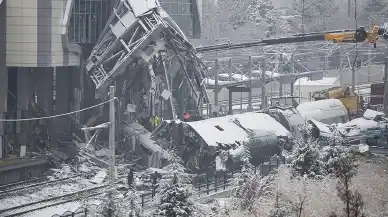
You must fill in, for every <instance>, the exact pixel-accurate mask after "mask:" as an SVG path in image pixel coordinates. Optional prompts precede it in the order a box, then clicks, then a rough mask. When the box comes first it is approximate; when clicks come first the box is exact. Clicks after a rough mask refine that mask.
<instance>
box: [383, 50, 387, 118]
mask: <svg viewBox="0 0 388 217" xmlns="http://www.w3.org/2000/svg"><path fill="white" fill-rule="evenodd" d="M383 104H384V107H383V111H384V113H385V114H388V57H385V59H384V101H383Z"/></svg>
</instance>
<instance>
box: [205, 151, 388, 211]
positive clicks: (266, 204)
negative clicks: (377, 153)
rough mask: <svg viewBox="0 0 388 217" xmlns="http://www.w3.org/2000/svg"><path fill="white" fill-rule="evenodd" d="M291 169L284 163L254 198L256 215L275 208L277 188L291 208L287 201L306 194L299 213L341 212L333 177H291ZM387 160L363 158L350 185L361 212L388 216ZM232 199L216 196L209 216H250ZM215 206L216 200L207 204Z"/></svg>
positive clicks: (287, 204)
mask: <svg viewBox="0 0 388 217" xmlns="http://www.w3.org/2000/svg"><path fill="white" fill-rule="evenodd" d="M290 176H291V169H290V168H288V167H287V166H286V165H283V166H281V167H280V169H279V173H278V174H275V175H274V181H273V182H272V183H271V184H270V185H269V186H268V189H267V191H266V193H265V194H263V195H262V196H261V197H260V200H259V201H258V202H257V205H256V206H255V207H257V215H256V216H264V217H265V216H268V213H269V212H270V211H271V210H272V209H274V208H275V201H276V192H278V195H279V205H280V206H283V207H287V209H291V207H290V203H289V202H294V203H295V202H296V203H297V202H298V201H300V199H301V198H303V197H304V195H306V201H305V204H304V209H303V214H302V216H309V217H322V216H328V215H329V213H330V212H336V213H340V212H342V209H343V203H342V202H341V201H340V199H339V198H338V196H337V190H336V183H337V180H336V179H334V178H330V177H326V178H324V179H323V180H307V181H303V180H300V179H296V178H294V179H290ZM387 186H388V160H387V158H385V157H376V158H375V159H373V160H372V159H371V160H367V161H362V162H361V163H360V166H359V169H358V173H357V175H356V177H355V178H354V179H353V181H352V188H353V189H355V190H357V191H359V192H360V193H361V195H362V197H363V201H364V208H363V212H364V213H365V214H366V216H369V217H382V216H388V206H387V204H388V188H387ZM232 203H233V201H232V200H231V199H230V198H220V199H216V206H218V209H219V210H218V212H220V214H214V213H213V214H209V216H214V217H216V216H217V217H218V216H220V217H221V216H225V214H224V213H223V212H224V211H225V210H228V211H229V213H230V214H231V215H230V216H232V217H242V216H244V217H251V216H252V217H253V215H249V214H246V213H242V212H241V211H238V210H233V208H232ZM209 206H215V204H209Z"/></svg>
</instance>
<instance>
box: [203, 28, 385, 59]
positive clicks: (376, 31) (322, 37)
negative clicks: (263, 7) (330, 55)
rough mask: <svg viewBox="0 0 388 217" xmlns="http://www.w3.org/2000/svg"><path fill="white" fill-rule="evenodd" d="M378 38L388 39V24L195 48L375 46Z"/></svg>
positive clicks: (204, 49) (207, 49) (212, 49)
mask: <svg viewBox="0 0 388 217" xmlns="http://www.w3.org/2000/svg"><path fill="white" fill-rule="evenodd" d="M378 36H382V37H383V38H385V39H388V23H387V24H385V25H384V26H377V25H375V26H373V28H372V30H371V32H369V33H368V32H367V31H366V30H365V29H364V28H363V27H360V28H358V29H356V30H335V31H329V32H313V33H306V34H296V35H293V36H290V37H282V38H272V39H263V40H258V41H252V42H243V43H236V44H234V43H230V42H228V43H223V44H216V45H210V46H201V47H197V48H196V51H197V52H207V51H216V50H232V49H239V48H248V47H256V46H266V45H276V44H288V43H296V42H308V41H332V42H334V43H356V42H364V41H367V42H369V43H372V44H374V45H376V41H377V38H378Z"/></svg>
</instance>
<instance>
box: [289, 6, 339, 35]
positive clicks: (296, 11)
mask: <svg viewBox="0 0 388 217" xmlns="http://www.w3.org/2000/svg"><path fill="white" fill-rule="evenodd" d="M338 9H339V7H338V4H337V3H336V1H335V0H320V1H316V0H293V1H292V7H291V10H290V14H292V15H299V22H300V24H302V22H301V21H302V16H303V23H304V28H305V31H306V32H308V31H322V30H325V29H326V28H325V27H326V24H327V22H328V21H329V20H330V17H331V16H332V15H333V14H334V13H336V12H337V11H338Z"/></svg>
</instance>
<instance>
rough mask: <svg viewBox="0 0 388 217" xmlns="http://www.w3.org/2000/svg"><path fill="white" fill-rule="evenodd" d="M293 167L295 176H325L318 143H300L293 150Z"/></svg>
mask: <svg viewBox="0 0 388 217" xmlns="http://www.w3.org/2000/svg"><path fill="white" fill-rule="evenodd" d="M291 167H292V170H293V175H294V176H307V177H308V178H321V177H322V176H323V175H324V171H323V170H322V164H321V163H320V161H319V145H318V144H317V143H316V142H312V141H308V142H299V144H297V145H296V146H295V148H294V150H293V153H292V162H291Z"/></svg>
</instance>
